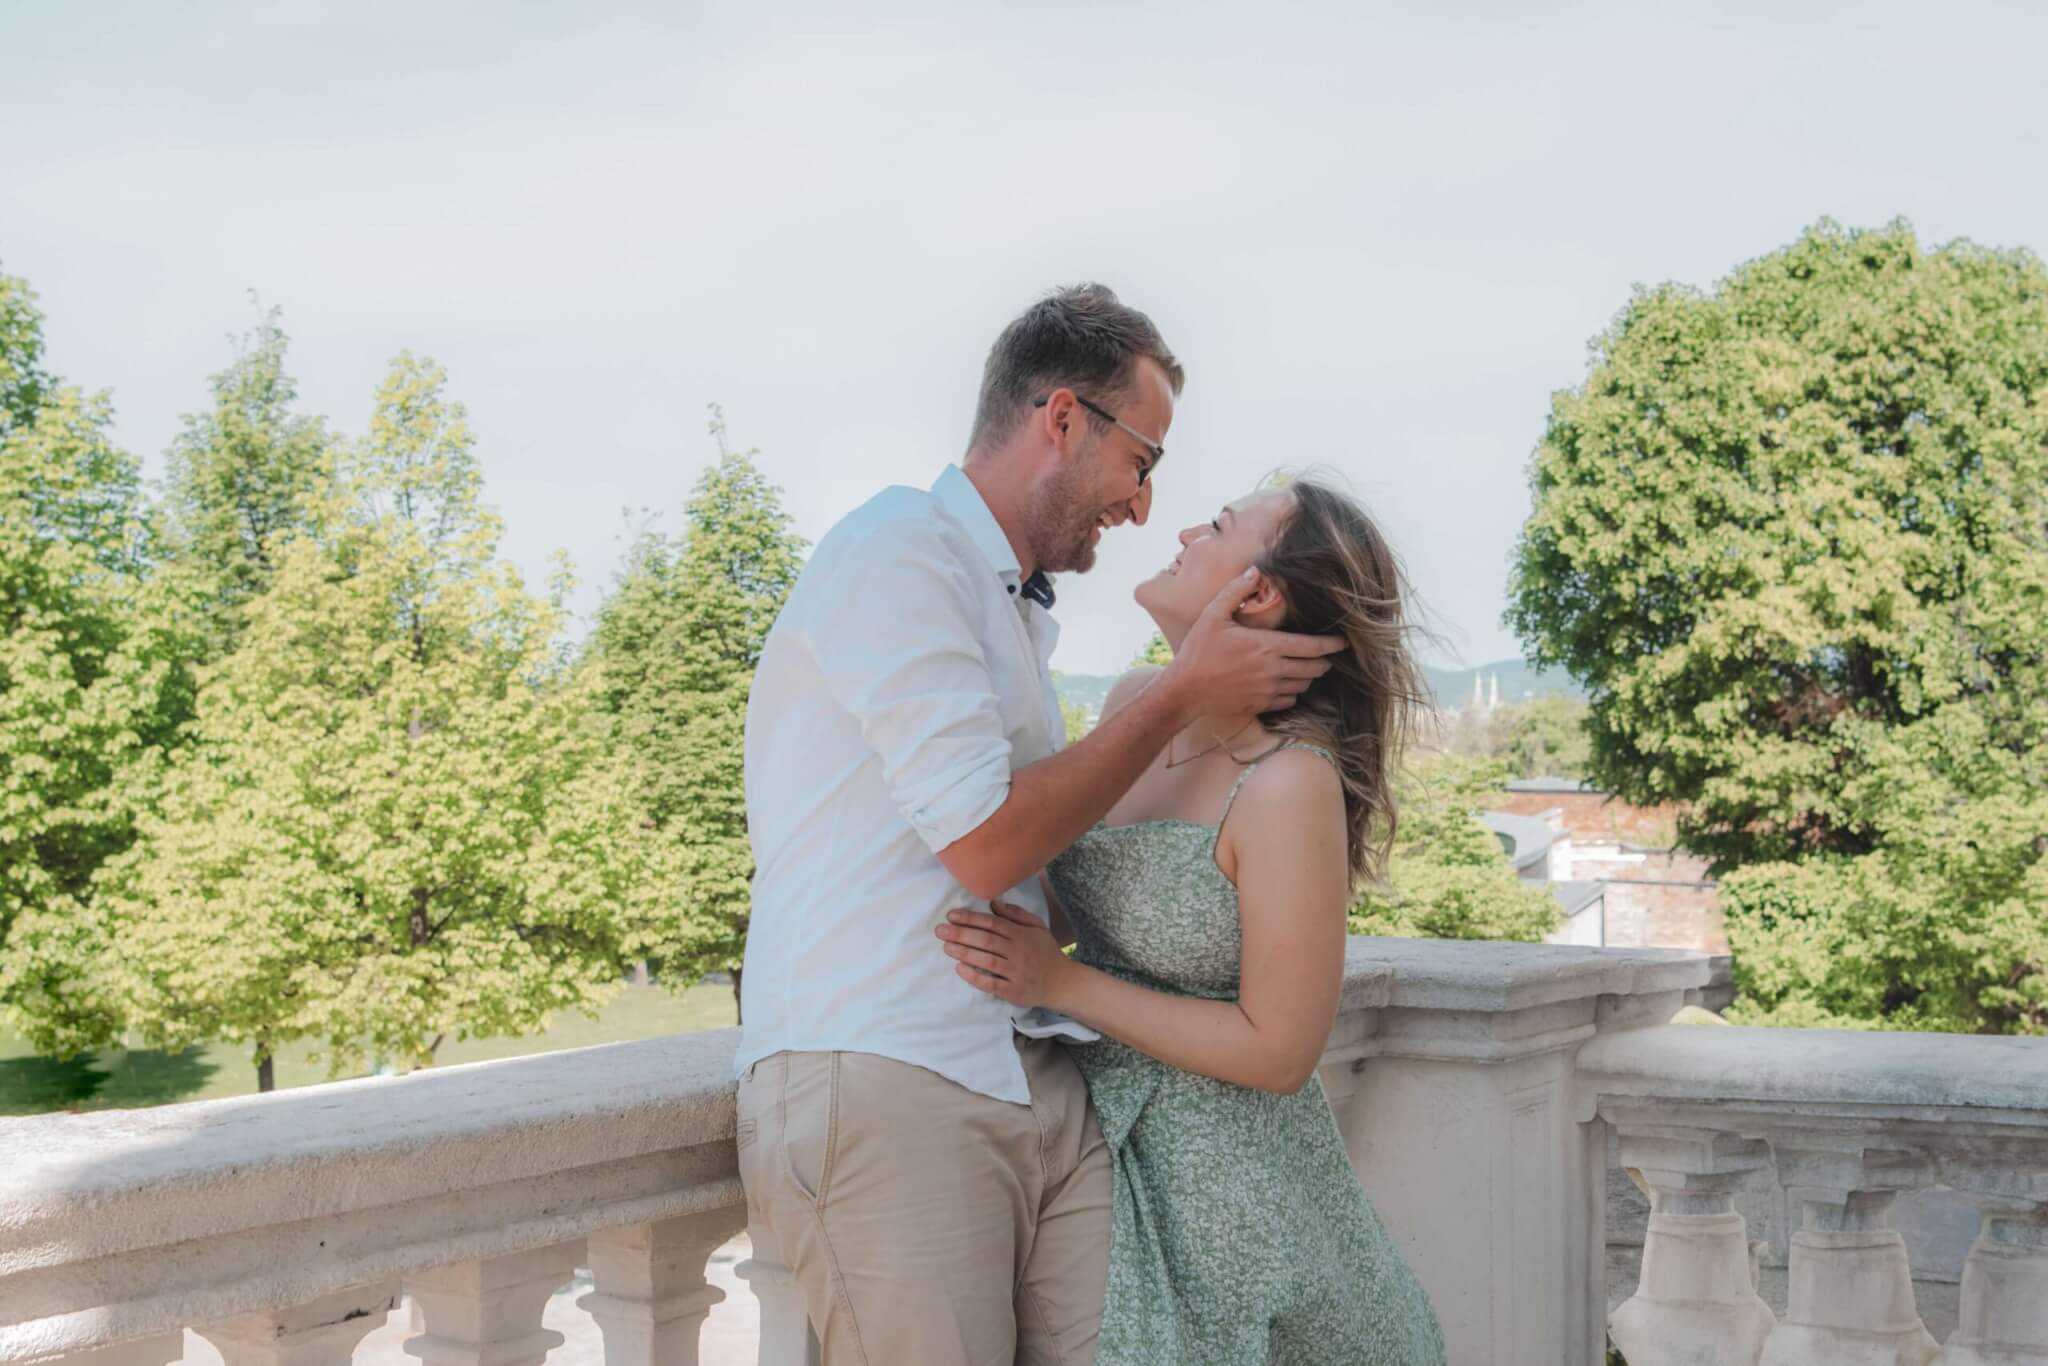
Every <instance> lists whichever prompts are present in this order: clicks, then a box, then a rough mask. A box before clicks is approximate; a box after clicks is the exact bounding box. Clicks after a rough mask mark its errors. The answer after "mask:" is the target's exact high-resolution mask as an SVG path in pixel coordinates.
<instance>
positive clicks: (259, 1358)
mask: <svg viewBox="0 0 2048 1366" xmlns="http://www.w3.org/2000/svg"><path fill="white" fill-rule="evenodd" d="M397 1307H398V1282H397V1281H395V1280H391V1281H380V1282H377V1283H376V1284H374V1285H362V1286H356V1287H354V1288H352V1289H349V1290H342V1291H338V1292H336V1293H334V1294H332V1295H322V1296H321V1297H320V1298H319V1299H317V1300H310V1301H308V1302H307V1303H305V1304H300V1305H294V1306H293V1307H292V1308H290V1309H275V1310H267V1311H265V1312H262V1313H256V1314H238V1315H236V1316H235V1317H234V1318H231V1319H223V1320H222V1321H220V1322H219V1323H209V1324H207V1325H206V1326H205V1327H202V1328H195V1329H193V1331H194V1332H196V1333H197V1334H199V1336H200V1337H203V1338H205V1339H206V1340H207V1341H208V1342H210V1343H212V1344H213V1346H214V1349H215V1350H216V1351H218V1352H219V1353H220V1359H221V1361H222V1362H223V1363H224V1364H225V1366H347V1363H348V1362H349V1360H350V1359H351V1358H352V1357H354V1356H355V1351H356V1346H357V1344H359V1343H361V1342H362V1340H363V1339H364V1338H366V1337H368V1336H369V1335H370V1334H372V1333H374V1332H376V1331H377V1330H378V1329H379V1328H381V1327H383V1326H384V1320H385V1318H386V1316H388V1315H389V1314H390V1313H391V1311H392V1310H393V1309H396V1308H397ZM173 1359H174V1360H175V1356H174V1357H173Z"/></svg>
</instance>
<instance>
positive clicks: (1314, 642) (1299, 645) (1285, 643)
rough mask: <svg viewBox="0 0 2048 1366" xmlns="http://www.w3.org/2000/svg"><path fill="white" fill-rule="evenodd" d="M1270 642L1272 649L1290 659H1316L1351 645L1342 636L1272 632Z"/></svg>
mask: <svg viewBox="0 0 2048 1366" xmlns="http://www.w3.org/2000/svg"><path fill="white" fill-rule="evenodd" d="M1271 640H1272V644H1273V648H1274V649H1276V650H1278V651H1279V652H1280V653H1281V654H1283V655H1286V656H1288V657H1289V658H1290V659H1318V658H1320V657H1322V656H1323V655H1333V654H1336V653H1337V652H1338V651H1339V650H1342V649H1344V648H1345V647H1346V646H1348V645H1350V644H1351V642H1350V641H1348V640H1346V639H1344V637H1342V636H1303V635H1296V634H1295V633H1294V632H1292V631H1274V632H1273V633H1272V635H1271Z"/></svg>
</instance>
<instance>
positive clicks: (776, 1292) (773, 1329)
mask: <svg viewBox="0 0 2048 1366" xmlns="http://www.w3.org/2000/svg"><path fill="white" fill-rule="evenodd" d="M747 1238H748V1241H750V1242H751V1243H752V1244H753V1247H754V1255H753V1256H751V1257H749V1258H747V1260H745V1261H744V1262H741V1263H740V1264H739V1265H738V1266H737V1267H734V1268H733V1272H734V1274H735V1275H737V1276H738V1277H739V1278H740V1279H741V1280H743V1281H745V1282H746V1283H747V1285H748V1286H749V1287H750V1288H751V1289H752V1290H753V1292H754V1300H755V1302H756V1303H757V1304H759V1305H760V1306H761V1354H760V1358H759V1361H760V1366H820V1360H821V1358H820V1354H819V1351H818V1337H817V1334H815V1333H813V1332H812V1331H811V1317H810V1313H809V1311H807V1310H806V1309H805V1308H804V1297H803V1292H802V1291H800V1290H798V1289H797V1284H796V1277H795V1276H793V1275H791V1274H790V1270H789V1268H788V1267H787V1266H786V1265H784V1264H783V1260H782V1245H781V1244H780V1243H777V1242H776V1241H775V1235H774V1234H772V1233H770V1232H769V1231H768V1230H767V1229H766V1228H764V1227H762V1226H761V1225H760V1224H753V1225H750V1226H749V1227H748V1229H747Z"/></svg>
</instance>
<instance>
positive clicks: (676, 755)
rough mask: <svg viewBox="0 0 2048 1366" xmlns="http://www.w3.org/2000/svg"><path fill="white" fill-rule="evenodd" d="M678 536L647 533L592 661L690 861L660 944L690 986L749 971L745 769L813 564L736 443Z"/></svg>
mask: <svg viewBox="0 0 2048 1366" xmlns="http://www.w3.org/2000/svg"><path fill="white" fill-rule="evenodd" d="M713 413H714V416H713V421H712V424H711V431H712V434H713V436H714V437H715V438H716V439H717V440H718V444H719V458H718V462H717V463H716V464H715V465H713V466H711V467H710V468H709V469H707V470H706V471H705V472H704V474H703V475H702V476H701V477H700V478H699V479H698V480H697V482H696V485H695V487H694V488H693V489H692V491H691V494H690V498H689V501H688V502H687V503H686V504H685V506H684V508H683V526H682V528H681V531H680V533H679V534H676V535H669V534H667V533H664V532H662V531H661V530H659V528H657V527H650V528H647V529H645V530H643V531H642V533H641V534H640V535H639V536H638V537H637V538H636V539H635V541H634V543H633V545H632V548H631V550H630V552H629V553H628V556H627V562H626V568H625V570H624V572H623V573H622V574H621V575H620V577H619V581H618V583H617V585H616V586H615V588H614V590H613V592H612V593H611V595H610V596H609V598H608V599H607V600H606V602H605V604H604V607H603V609H602V610H601V612H600V614H599V617H598V623H597V630H596V633H595V636H594V638H593V649H592V659H591V663H592V666H593V670H592V672H593V674H594V677H595V679H596V684H595V686H596V688H597V692H598V697H599V698H600V700H601V706H602V709H603V711H604V714H605V717H606V719H607V722H608V724H609V728H610V736H611V739H612V742H613V743H614V744H615V745H617V746H618V747H620V748H621V749H623V750H625V751H628V752H631V753H632V754H634V755H636V756H638V758H639V760H640V772H641V774H642V783H643V793H642V800H643V802H644V804H645V806H646V808H647V809H648V811H649V812H650V813H651V814H652V816H653V819H654V822H655V824H656V825H657V826H658V827H659V828H660V829H661V831H662V832H663V833H664V834H665V836H666V837H667V838H668V839H669V840H670V841H671V842H672V843H673V846H674V851H675V854H676V856H677V857H678V858H679V859H680V860H681V872H680V881H679V882H678V884H677V885H676V888H675V893H674V894H675V897H676V898H677V903H676V905H675V906H673V907H672V908H671V910H670V913H669V914H668V915H667V916H666V917H664V918H663V919H662V921H661V922H660V926H659V928H658V930H657V931H656V933H655V935H654V937H653V939H652V940H651V941H650V944H649V954H650V956H651V957H654V958H656V959H658V960H659V962H660V964H661V968H662V980H663V981H664V982H666V983H667V984H669V985H671V986H677V987H680V986H683V985H687V984H688V983H689V982H691V981H694V980H696V979H697V978H698V977H701V976H702V975H703V974H704V973H707V972H718V971H724V972H731V973H733V974H735V983H737V973H738V972H739V969H740V960H741V956H742V954H743V953H744V951H745V948H746V933H747V924H748V916H749V910H750V907H751V900H750V897H751V891H750V885H751V882H752V879H753V875H754V862H753V852H752V850H751V848H750V846H749V845H748V842H747V813H746V794H745V786H744V782H743V774H742V769H741V764H742V758H743V735H744V731H745V726H746V709H747V693H748V691H749V690H750V689H751V687H752V686H753V679H754V666H755V665H756V664H757V663H758V662H759V660H760V657H761V647H762V645H763V643H764V642H765V641H766V639H767V636H768V628H769V627H770V626H772V625H773V624H774V622H775V617H776V614H777V613H779V612H780V611H781V610H782V604H783V601H784V599H786V598H787V597H788V596H789V590H790V589H791V588H792V587H793V586H794V585H795V583H796V579H797V574H798V572H799V571H800V570H801V568H802V563H803V551H804V542H803V541H802V540H801V539H800V538H798V537H797V536H796V535H795V534H794V533H793V532H791V530H790V519H789V516H788V514H786V513H785V512H784V511H783V510H782V498H781V493H780V491H779V490H778V489H776V487H775V486H774V484H772V483H770V482H769V481H768V479H767V478H766V476H764V475H763V474H762V473H761V471H760V469H759V468H758V467H757V466H756V465H755V464H754V462H753V460H752V458H751V457H750V456H749V455H747V454H744V453H738V452H733V451H728V450H726V449H725V426H724V421H723V418H722V417H720V416H718V415H717V411H716V409H714V410H713Z"/></svg>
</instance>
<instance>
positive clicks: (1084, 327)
mask: <svg viewBox="0 0 2048 1366" xmlns="http://www.w3.org/2000/svg"><path fill="white" fill-rule="evenodd" d="M1140 357H1150V358H1151V359H1152V360H1154V361H1156V362H1158V364H1159V367H1160V369H1162V370H1164V371H1166V380H1167V383H1169V384H1171V385H1172V386H1173V392H1174V395H1175V397H1178V396H1179V395H1180V387H1181V383H1182V381H1183V379H1184V378H1185V376H1184V375H1183V374H1182V372H1181V368H1180V362H1179V361H1177V360H1175V359H1174V358H1173V352H1171V351H1169V350H1167V349H1166V339H1165V338H1163V337H1161V336H1160V335H1159V329H1158V328H1157V327H1155V326H1153V324H1152V320H1151V319H1150V318H1148V317H1146V316H1145V315H1144V314H1143V313H1140V312H1139V311H1138V310H1137V309H1135V308H1131V307H1129V306H1128V305H1125V304H1123V303H1120V302H1118V300H1117V297H1116V291H1114V290H1112V289H1111V288H1110V287H1109V286H1107V285H1097V284H1085V285H1069V286H1068V287H1066V288H1064V289H1056V290H1054V291H1053V292H1052V293H1050V294H1048V295H1046V296H1045V297H1044V298H1043V299H1040V300H1039V301H1038V302H1037V303H1035V304H1033V305H1031V307H1029V308H1027V309H1025V310H1024V312H1023V313H1022V314H1020V315H1019V316H1018V317H1017V320H1016V321H1015V322H1012V323H1011V324H1010V325H1009V326H1008V327H1006V328H1004V329H1003V334H1002V335H1001V336H1000V337H997V338H996V344H995V345H994V346H992V347H990V348H989V352H988V363H987V364H986V365H984V366H983V367H982V371H981V398H980V401H979V402H978V403H977V404H976V406H975V410H974V433H973V435H972V436H971V437H970V438H969V440H968V443H967V444H968V447H969V449H973V448H976V447H982V446H991V445H994V444H995V443H996V442H999V441H1001V440H1003V439H1004V438H1005V437H1007V436H1009V435H1010V433H1011V432H1013V431H1015V430H1016V427H1017V423H1018V422H1019V421H1020V420H1021V419H1022V418H1023V416H1024V414H1025V413H1026V412H1027V411H1029V409H1030V406H1031V401H1032V400H1033V399H1036V398H1038V397H1039V396H1041V395H1043V394H1049V393H1051V392H1052V391H1053V390H1055V389H1072V390H1073V391H1074V392H1075V393H1077V394H1080V395H1081V396H1082V397H1083V398H1086V399H1088V400H1090V401H1091V402H1094V403H1100V404H1102V405H1104V406H1105V407H1108V406H1111V405H1114V404H1115V403H1116V402H1117V401H1118V400H1119V399H1120V398H1122V397H1123V396H1124V394H1125V393H1126V392H1127V391H1128V389H1129V387H1130V383H1131V379H1132V376H1133V375H1134V373H1135V372H1136V370H1137V365H1138V359H1139V358H1140ZM1088 420H1089V422H1090V423H1092V424H1093V425H1094V426H1096V427H1097V428H1101V427H1106V426H1107V425H1108V424H1106V423H1104V422H1103V421H1102V420H1101V419H1100V418H1098V417H1096V416H1095V415H1094V414H1092V413H1091V414H1089V415H1088Z"/></svg>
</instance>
